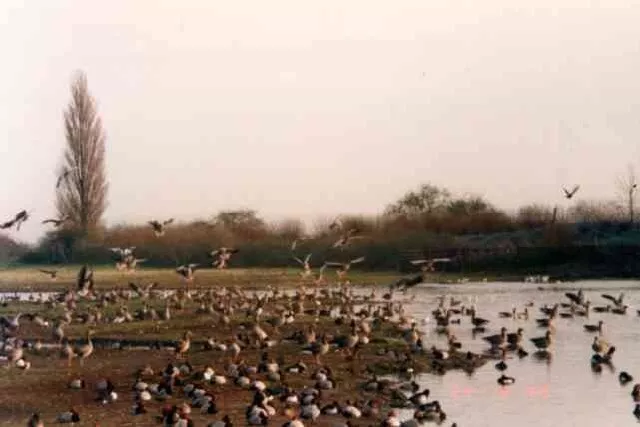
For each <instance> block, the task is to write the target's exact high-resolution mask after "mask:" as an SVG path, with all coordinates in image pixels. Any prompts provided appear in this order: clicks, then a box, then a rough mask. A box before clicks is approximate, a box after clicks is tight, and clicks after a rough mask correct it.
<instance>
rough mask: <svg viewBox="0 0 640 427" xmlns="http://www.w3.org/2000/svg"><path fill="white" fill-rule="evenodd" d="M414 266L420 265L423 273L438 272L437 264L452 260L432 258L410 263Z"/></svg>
mask: <svg viewBox="0 0 640 427" xmlns="http://www.w3.org/2000/svg"><path fill="white" fill-rule="evenodd" d="M410 262H411V264H413V265H420V266H421V267H420V269H421V270H422V271H423V272H425V273H426V272H430V271H436V267H435V266H436V264H437V263H442V262H451V258H431V259H416V260H413V261H410Z"/></svg>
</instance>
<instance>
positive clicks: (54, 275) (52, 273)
mask: <svg viewBox="0 0 640 427" xmlns="http://www.w3.org/2000/svg"><path fill="white" fill-rule="evenodd" d="M38 271H39V272H41V273H44V274H46V275H48V276H49V277H51V280H56V279H57V278H58V270H42V269H38Z"/></svg>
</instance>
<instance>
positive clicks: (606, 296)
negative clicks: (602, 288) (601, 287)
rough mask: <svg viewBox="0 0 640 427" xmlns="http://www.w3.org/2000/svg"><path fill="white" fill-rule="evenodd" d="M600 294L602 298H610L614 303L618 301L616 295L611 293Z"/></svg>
mask: <svg viewBox="0 0 640 427" xmlns="http://www.w3.org/2000/svg"><path fill="white" fill-rule="evenodd" d="M600 296H601V297H602V298H605V299H608V300H609V301H611V302H612V303H614V304H615V303H617V300H616V299H615V298H614V297H612V296H611V295H609V294H602V295H600Z"/></svg>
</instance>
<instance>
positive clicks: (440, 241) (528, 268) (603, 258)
mask: <svg viewBox="0 0 640 427" xmlns="http://www.w3.org/2000/svg"><path fill="white" fill-rule="evenodd" d="M568 204H569V206H568V207H567V208H558V209H556V212H555V214H554V208H553V207H550V206H540V205H531V206H526V207H523V208H521V209H519V210H518V211H517V212H516V213H514V214H509V213H507V212H504V211H501V210H500V209H498V208H496V207H495V206H493V205H492V204H491V203H490V202H488V201H486V200H485V199H483V198H481V197H453V196H451V195H450V194H449V192H448V191H446V190H445V189H441V188H438V187H435V186H432V185H423V186H422V187H420V188H419V189H418V190H417V191H411V192H409V193H407V194H406V195H405V196H403V197H402V198H401V199H400V200H398V201H397V202H395V203H393V204H390V205H389V206H388V207H387V208H386V210H385V211H384V213H383V214H381V215H379V216H375V217H371V216H370V217H367V216H347V217H343V223H344V225H345V227H347V228H349V227H357V228H359V229H361V230H362V234H363V235H364V236H366V238H363V239H360V240H357V241H355V242H354V243H353V244H352V246H351V247H349V248H348V249H346V250H345V251H339V250H335V249H331V248H330V246H331V244H332V243H333V242H334V241H335V239H336V234H335V233H333V232H330V231H329V228H328V224H329V223H330V222H331V221H332V220H333V218H327V219H326V220H324V221H318V222H317V223H316V224H315V226H314V227H313V228H314V229H313V230H311V231H309V232H307V230H305V227H304V225H303V224H302V223H301V222H300V221H297V220H295V219H290V220H284V221H281V222H278V223H271V224H269V223H267V222H265V221H264V220H263V219H261V218H260V216H259V215H258V213H257V212H255V211H251V210H244V211H225V212H221V213H219V214H217V215H216V216H214V217H213V218H211V219H208V220H201V221H192V222H179V221H176V222H175V223H173V224H172V225H170V226H169V227H167V229H166V234H165V235H164V236H163V237H161V238H157V237H155V236H154V234H153V232H152V230H151V228H150V226H149V225H147V224H140V225H126V224H123V225H117V226H114V227H111V228H102V229H101V230H100V232H99V233H96V236H99V237H94V238H93V239H92V240H91V241H90V242H89V243H87V242H84V241H83V239H81V237H82V233H80V232H78V231H77V230H76V229H74V228H73V227H72V226H67V227H63V228H62V229H60V230H56V231H53V232H50V233H48V234H47V235H46V236H45V237H44V238H43V239H42V241H41V242H40V243H39V244H38V245H37V246H36V247H34V248H31V250H30V251H29V252H28V253H26V254H24V256H22V257H21V258H20V259H19V261H20V262H23V263H36V264H43V263H78V262H90V263H92V264H95V265H98V264H105V263H111V262H112V258H111V256H112V255H111V253H110V251H109V250H108V248H109V247H117V246H122V247H124V246H136V247H137V248H138V249H137V255H139V256H141V257H144V258H148V259H149V261H148V262H147V263H145V265H148V266H157V267H160V266H176V265H179V264H182V263H185V262H200V263H210V260H211V259H210V258H209V256H208V253H209V252H210V251H211V250H213V249H215V248H217V247H218V246H233V247H239V248H241V250H240V252H239V253H238V254H236V255H235V256H234V258H233V259H232V265H233V266H235V267H284V266H292V265H295V262H293V260H292V258H291V243H292V242H293V241H294V240H295V239H300V238H303V237H308V238H309V239H305V240H300V241H299V242H298V244H297V248H296V252H297V253H298V254H299V255H301V256H304V255H306V254H307V253H309V252H312V253H313V257H312V263H313V264H314V265H316V266H317V265H318V264H321V263H322V262H323V261H324V260H337V261H341V260H344V259H348V258H349V257H351V256H353V257H355V256H359V255H365V256H366V261H365V262H364V263H363V264H362V266H363V268H366V269H374V270H375V269H378V270H395V271H399V272H407V271H410V270H411V269H412V266H411V265H410V264H409V262H408V261H409V260H410V259H415V258H418V257H423V256H427V257H441V256H448V257H453V258H454V262H453V263H451V264H448V265H445V266H444V269H445V271H449V272H456V273H463V274H472V273H486V274H492V275H499V276H500V275H510V274H514V275H519V274H543V273H544V274H552V275H553V276H558V277H562V278H564V279H570V278H572V277H575V278H578V277H603V276H608V277H633V276H637V275H638V274H640V262H638V260H639V258H638V257H637V250H638V245H639V243H640V230H638V228H637V227H636V225H635V224H632V223H631V222H630V221H629V220H628V215H627V213H626V212H625V209H623V208H622V207H620V205H619V204H616V203H595V202H587V201H577V202H573V201H571V202H568ZM81 243H82V244H81Z"/></svg>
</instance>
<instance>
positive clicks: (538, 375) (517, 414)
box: [402, 281, 640, 427]
mask: <svg viewBox="0 0 640 427" xmlns="http://www.w3.org/2000/svg"><path fill="white" fill-rule="evenodd" d="M540 288H541V289H540ZM579 288H582V289H583V291H584V293H585V298H586V299H588V300H591V303H592V307H593V306H594V305H595V306H598V305H602V306H604V305H607V303H608V301H607V300H606V299H604V298H602V297H601V296H600V295H601V294H602V293H608V294H611V295H613V296H614V297H617V296H618V294H619V293H620V292H624V293H625V303H626V304H628V305H629V309H628V311H627V315H624V316H623V315H616V314H612V313H595V312H593V311H591V313H590V316H589V318H585V317H575V318H573V319H563V318H558V319H557V323H556V340H555V343H554V348H553V350H552V353H553V358H552V360H551V362H550V363H548V362H547V361H541V360H538V359H535V358H533V357H532V356H531V355H530V356H528V357H526V358H524V359H521V360H520V359H518V358H517V357H515V358H510V359H509V360H507V364H508V370H507V372H506V374H507V375H509V376H513V377H515V378H516V382H515V384H513V385H511V386H508V387H501V386H500V385H498V384H497V383H496V380H497V379H498V377H499V376H500V373H499V372H498V371H497V370H496V369H495V367H494V365H495V363H496V362H495V361H489V362H488V363H487V364H486V365H485V366H483V367H482V368H480V369H478V370H476V372H475V373H474V374H473V375H472V376H468V375H467V374H466V373H464V372H459V371H452V372H448V373H447V374H446V375H444V376H435V375H421V376H420V377H419V378H418V382H419V383H420V385H421V386H427V387H429V389H430V390H431V398H432V399H437V400H439V401H440V403H441V404H442V407H443V409H444V410H445V412H446V413H447V421H446V422H445V423H444V424H443V425H445V426H449V425H451V423H452V422H454V421H455V422H457V423H458V426H459V427H467V426H468V427H485V426H487V427H488V426H491V427H502V426H505V427H506V426H509V427H513V426H519V427H528V426H531V427H533V426H535V427H539V426H563V427H565V426H567V427H568V426H580V427H603V426H627V425H637V424H638V422H637V421H636V419H635V417H634V416H633V414H632V411H633V409H634V404H633V399H632V398H631V396H630V393H631V389H632V387H633V384H634V383H635V380H634V381H632V382H631V383H630V384H628V385H626V386H624V387H623V386H621V385H620V384H619V382H618V373H619V372H620V371H623V370H624V371H627V372H629V373H630V374H631V375H633V376H634V377H635V379H636V380H637V381H638V382H640V317H639V316H638V315H637V313H636V307H637V308H640V282H636V281H606V282H604V281H588V282H572V283H563V284H534V283H468V284H461V285H421V286H420V287H418V288H416V289H415V290H413V291H409V294H411V293H415V294H416V298H415V300H414V301H413V302H412V303H409V304H407V305H406V309H407V311H408V312H409V313H410V314H412V315H414V316H415V317H416V318H418V319H425V318H432V315H431V311H432V310H433V309H435V307H436V306H437V301H436V298H437V297H438V296H439V295H445V294H446V295H447V302H448V297H449V296H454V298H455V299H461V300H462V301H463V304H464V303H468V298H473V299H475V298H477V302H476V305H477V316H478V317H482V318H485V319H488V320H490V323H489V328H487V333H486V334H479V335H477V336H476V338H475V339H474V338H473V334H472V333H471V326H470V323H471V322H470V317H467V316H464V317H462V324H461V325H452V330H453V331H454V333H455V334H456V336H457V337H458V339H459V340H460V341H461V342H462V344H463V348H464V349H469V350H472V351H475V352H480V351H483V350H484V349H487V348H488V344H487V343H486V342H485V341H484V340H482V338H481V337H482V336H483V335H491V334H496V333H499V331H500V327H501V326H505V327H507V329H508V331H509V332H515V331H516V329H517V328H518V327H522V328H523V329H524V332H525V349H526V350H527V351H529V353H530V354H532V353H533V352H534V346H533V343H531V342H530V341H529V338H533V337H539V336H543V335H544V333H545V331H546V329H544V328H539V327H538V326H537V324H536V322H535V319H536V318H541V317H544V315H543V314H542V313H541V312H540V310H539V307H541V306H542V305H544V304H545V303H546V304H549V305H552V304H554V303H556V302H561V301H562V302H569V301H568V299H567V298H566V297H565V296H564V293H565V292H575V291H577V289H579ZM528 301H533V302H534V303H535V305H534V307H530V308H529V320H528V321H525V320H512V319H502V318H499V317H498V312H500V311H511V308H512V307H513V306H514V305H515V306H516V307H517V308H518V311H519V312H520V311H522V310H523V308H524V305H525V303H527V302H528ZM560 311H562V309H561V310H560ZM455 317H457V316H455ZM600 319H602V320H603V321H604V329H603V335H602V338H604V339H605V340H606V341H608V342H609V343H611V344H612V345H615V346H616V353H615V355H614V358H613V361H614V366H615V368H616V369H615V372H613V373H612V372H611V371H610V370H608V369H607V368H604V369H603V371H602V373H600V374H595V373H593V372H592V370H591V366H590V358H591V355H592V354H593V352H592V351H591V344H592V342H593V337H594V335H595V334H593V333H587V332H585V331H584V328H583V325H584V324H586V323H590V324H596V323H597V322H598V320H600ZM420 328H421V329H422V330H424V331H425V332H429V331H430V333H429V335H428V337H427V339H426V340H425V344H426V345H431V344H432V343H433V344H435V345H436V346H438V348H443V349H444V348H446V347H447V343H446V337H445V336H444V335H442V336H440V335H437V334H435V333H434V328H435V324H434V322H433V320H431V323H430V324H429V323H427V324H422V325H420ZM402 413H403V415H404V417H403V419H404V418H407V417H410V416H411V414H412V411H403V412H402Z"/></svg>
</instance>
